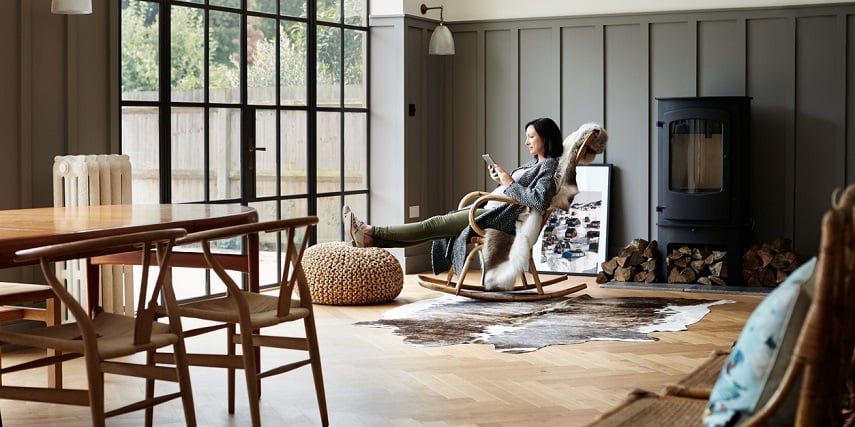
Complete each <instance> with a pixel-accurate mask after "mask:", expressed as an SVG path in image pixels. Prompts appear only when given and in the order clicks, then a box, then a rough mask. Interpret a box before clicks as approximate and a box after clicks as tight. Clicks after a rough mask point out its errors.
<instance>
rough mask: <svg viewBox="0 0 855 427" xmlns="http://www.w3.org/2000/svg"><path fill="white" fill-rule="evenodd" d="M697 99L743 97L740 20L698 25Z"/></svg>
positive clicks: (743, 26) (743, 74)
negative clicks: (704, 97) (699, 97)
mask: <svg viewBox="0 0 855 427" xmlns="http://www.w3.org/2000/svg"><path fill="white" fill-rule="evenodd" d="M697 25H698V36H697V40H698V96H742V95H745V40H744V37H745V30H744V29H745V25H744V20H742V19H738V20H737V19H729V20H721V21H719V20H715V21H702V22H698V24H697Z"/></svg>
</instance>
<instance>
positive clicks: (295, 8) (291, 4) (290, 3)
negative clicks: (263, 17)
mask: <svg viewBox="0 0 855 427" xmlns="http://www.w3.org/2000/svg"><path fill="white" fill-rule="evenodd" d="M279 13H280V14H281V15H283V16H295V17H298V18H305V17H306V16H308V15H307V14H306V0H279Z"/></svg>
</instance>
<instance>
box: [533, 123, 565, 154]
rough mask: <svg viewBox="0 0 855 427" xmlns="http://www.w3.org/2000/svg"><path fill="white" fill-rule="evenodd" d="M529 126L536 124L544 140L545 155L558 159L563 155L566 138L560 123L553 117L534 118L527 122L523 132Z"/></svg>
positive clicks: (536, 128)
mask: <svg viewBox="0 0 855 427" xmlns="http://www.w3.org/2000/svg"><path fill="white" fill-rule="evenodd" d="M529 126H534V130H535V132H537V134H538V135H540V138H541V139H542V140H543V145H544V150H543V151H544V153H543V154H544V156H546V157H554V158H556V159H557V158H559V157H561V154H563V153H564V145H563V144H562V142H563V140H564V138H562V136H561V129H559V128H558V125H557V124H555V122H554V121H552V119H550V118H548V117H542V118H539V119H534V120H532V121H530V122H528V123H526V124H525V126H524V127H523V132H525V130H526V129H528V127H529Z"/></svg>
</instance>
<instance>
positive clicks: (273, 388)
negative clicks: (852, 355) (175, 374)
mask: <svg viewBox="0 0 855 427" xmlns="http://www.w3.org/2000/svg"><path fill="white" fill-rule="evenodd" d="M593 279H594V278H593V277H574V278H573V281H574V282H577V283H581V282H584V283H588V286H589V289H588V290H587V291H585V292H586V293H589V294H590V295H592V296H594V297H606V296H633V295H637V296H641V295H644V296H650V295H657V296H679V297H689V298H709V299H711V300H718V299H730V300H734V301H736V303H734V304H724V305H717V306H713V307H711V313H709V314H708V315H707V316H706V317H704V318H703V319H702V320H701V321H700V322H698V323H696V324H694V325H691V326H689V330H688V331H682V332H662V333H655V334H653V335H654V336H655V337H657V338H659V341H655V342H614V341H593V342H587V343H584V344H572V345H557V346H550V347H546V348H543V349H540V350H538V351H535V352H530V353H523V354H504V353H497V352H495V351H493V349H492V348H491V347H490V346H488V345H481V344H478V345H476V344H468V345H456V346H448V347H416V346H411V345H408V344H405V343H403V342H402V341H401V338H400V337H398V336H396V335H393V334H392V333H391V331H390V330H389V329H382V328H369V327H363V326H354V325H353V323H354V322H358V321H362V320H374V319H377V318H378V317H379V316H380V315H382V314H383V313H384V312H385V311H387V310H390V309H392V308H395V307H397V306H399V305H403V304H407V303H410V302H413V301H417V300H420V299H423V298H433V297H438V296H439V294H438V293H435V292H431V291H428V290H425V289H422V288H421V287H419V286H418V285H417V283H416V281H415V276H406V279H405V286H404V290H403V292H402V293H401V295H400V296H399V297H398V298H397V299H396V300H395V301H394V302H392V303H388V304H381V305H373V306H359V307H338V306H317V310H316V317H317V322H318V328H319V331H318V335H319V340H320V345H321V357H322V359H323V366H324V377H325V382H326V391H327V404H328V407H329V415H330V422H331V425H333V426H372V427H374V426H500V425H503V426H507V425H526V426H538V425H544V426H554V425H561V426H582V425H586V424H588V423H590V422H591V421H593V420H594V419H595V418H596V417H597V416H598V415H599V414H601V413H603V412H604V411H606V410H608V409H610V408H612V407H613V406H615V405H617V404H618V403H620V402H621V401H622V400H623V399H624V398H625V397H626V395H627V393H629V392H630V391H631V390H633V389H635V388H645V389H648V390H652V391H661V390H662V389H663V388H664V387H665V386H666V385H667V384H672V383H676V382H677V381H679V380H680V378H682V377H683V376H685V375H686V374H687V373H689V371H691V370H692V369H694V368H695V367H696V366H697V365H699V364H700V363H701V362H702V361H703V360H704V359H705V358H706V357H707V356H708V355H709V354H710V352H711V351H712V350H716V349H719V350H723V349H727V348H729V347H730V345H731V344H732V342H733V341H734V340H735V339H736V338H737V336H738V335H739V332H740V331H741V329H742V326H743V324H744V323H745V321H746V320H747V318H748V316H749V314H750V313H751V311H752V310H753V309H754V307H755V306H756V305H757V303H758V302H759V301H761V299H762V297H759V296H749V295H733V294H728V295H719V294H703V293H692V294H686V293H682V292H653V291H641V290H624V289H599V288H597V285H596V283H595V282H594V280H593ZM296 326H299V325H294V327H296ZM291 327H292V326H288V328H291ZM294 330H295V331H296V330H298V329H294ZM221 342H222V339H221V337H220V336H216V337H211V338H206V339H204V340H199V339H197V340H196V341H190V342H189V343H188V345H189V346H190V348H191V349H193V348H196V349H198V348H203V347H212V346H213V347H216V348H219V345H220V343H221ZM27 357H32V353H31V352H29V351H21V352H15V353H7V354H4V355H3V358H4V359H5V360H4V364H6V363H7V362H16V361H18V360H23V359H24V358H27ZM285 357H287V353H284V354H283V353H275V352H268V353H265V354H264V356H263V358H264V360H272V359H282V358H285ZM65 372H66V377H65V378H66V382H68V383H73V384H80V385H82V383H83V381H84V378H83V375H82V373H81V369H80V365H79V364H75V363H74V362H73V363H71V364H70V365H69V367H68V368H67V369H66V371H65ZM191 375H192V379H193V392H194V398H195V402H196V412H197V417H198V420H199V425H200V426H212V427H217V426H244V425H248V423H249V412H248V408H247V403H246V395H245V393H244V392H243V387H240V386H239V387H238V400H237V410H236V413H235V414H234V415H229V414H228V412H227V410H226V390H225V381H226V376H225V372H222V371H219V370H214V369H203V368H198V369H193V370H192V371H191ZM3 380H4V383H6V384H16V383H18V384H20V383H22V382H23V383H31V384H35V383H38V384H43V383H44V382H45V375H43V374H42V372H39V373H38V375H34V374H27V375H20V374H17V375H8V376H4V378H3ZM241 381H243V377H242V376H241V375H239V377H238V384H239V385H240V384H241ZM262 391H263V395H262V399H261V413H262V417H263V419H264V422H265V425H269V426H280V425H289V426H315V425H319V424H320V418H319V416H318V411H317V406H316V404H315V397H314V389H313V387H312V380H311V374H310V371H309V370H308V369H305V368H303V369H300V370H298V371H295V372H292V373H288V374H284V375H281V376H278V377H273V378H271V379H267V380H264V382H263V383H262ZM142 392H143V391H142V382H141V381H134V380H126V379H117V378H116V377H114V376H108V383H107V396H108V401H107V407H108V408H111V407H115V406H117V405H118V404H120V403H124V402H126V401H127V400H128V399H130V398H136V397H139V396H141V395H142ZM87 411H88V409H87V408H80V407H70V406H60V405H51V404H42V403H25V402H16V401H9V400H3V401H0V413H2V417H3V425H5V426H36V425H38V426H63V427H72V426H86V425H89V416H88V412H87ZM108 425H114V426H125V425H127V426H138V425H142V413H141V412H138V413H134V414H128V415H125V416H121V417H116V418H113V419H111V420H108ZM155 425H159V426H171V425H183V414H182V410H181V404H180V402H178V401H175V402H170V403H168V404H166V405H162V406H161V407H159V408H157V409H156V410H155Z"/></svg>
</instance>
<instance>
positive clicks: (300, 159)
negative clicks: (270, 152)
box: [280, 111, 308, 196]
mask: <svg viewBox="0 0 855 427" xmlns="http://www.w3.org/2000/svg"><path fill="white" fill-rule="evenodd" d="M281 118H282V138H281V139H280V141H281V143H282V150H281V153H280V161H281V163H282V174H281V177H280V185H281V186H282V195H284V196H287V195H295V194H306V192H307V191H308V188H307V187H306V179H307V177H306V174H307V169H306V165H307V154H306V150H307V148H306V147H307V144H306V112H305V111H282V113H281Z"/></svg>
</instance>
